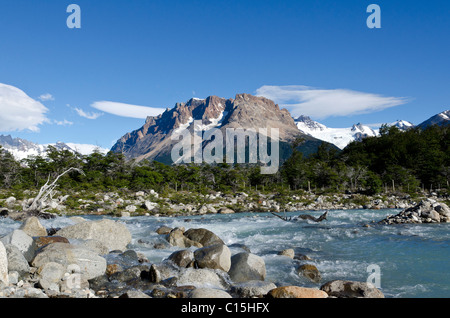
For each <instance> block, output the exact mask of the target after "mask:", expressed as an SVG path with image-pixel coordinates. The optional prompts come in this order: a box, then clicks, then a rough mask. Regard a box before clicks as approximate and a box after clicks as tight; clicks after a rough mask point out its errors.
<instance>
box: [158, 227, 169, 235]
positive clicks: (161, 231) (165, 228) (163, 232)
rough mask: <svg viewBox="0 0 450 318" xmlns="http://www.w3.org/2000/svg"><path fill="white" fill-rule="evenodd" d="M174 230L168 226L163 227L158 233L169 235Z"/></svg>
mask: <svg viewBox="0 0 450 318" xmlns="http://www.w3.org/2000/svg"><path fill="white" fill-rule="evenodd" d="M172 230H173V228H171V227H168V226H161V227H159V228H158V229H157V230H156V233H158V234H160V235H161V234H169V233H170V232H171V231H172Z"/></svg>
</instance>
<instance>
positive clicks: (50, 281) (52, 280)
mask: <svg viewBox="0 0 450 318" xmlns="http://www.w3.org/2000/svg"><path fill="white" fill-rule="evenodd" d="M65 272H66V268H65V266H63V265H61V264H59V263H55V262H48V263H45V264H43V265H42V266H41V267H39V268H38V270H37V274H38V275H39V285H40V287H41V288H43V289H45V290H53V291H59V283H60V282H61V279H62V278H63V276H64V274H65Z"/></svg>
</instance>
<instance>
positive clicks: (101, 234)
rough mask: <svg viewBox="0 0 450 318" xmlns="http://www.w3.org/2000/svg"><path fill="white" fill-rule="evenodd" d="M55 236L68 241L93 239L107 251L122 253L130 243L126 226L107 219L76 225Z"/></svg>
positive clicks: (62, 230)
mask: <svg viewBox="0 0 450 318" xmlns="http://www.w3.org/2000/svg"><path fill="white" fill-rule="evenodd" d="M56 234H57V235H59V236H63V237H65V238H68V239H82V240H89V239H94V240H97V241H99V242H102V243H103V244H104V245H105V246H106V247H107V248H108V249H109V251H113V250H122V251H123V250H125V249H126V247H127V245H128V244H129V243H130V242H131V233H130V231H129V230H128V228H127V227H126V225H125V224H123V223H120V222H115V221H112V220H108V219H103V220H99V221H86V222H81V223H77V224H75V225H71V226H68V227H65V228H63V229H61V230H59V231H58V232H57V233H56Z"/></svg>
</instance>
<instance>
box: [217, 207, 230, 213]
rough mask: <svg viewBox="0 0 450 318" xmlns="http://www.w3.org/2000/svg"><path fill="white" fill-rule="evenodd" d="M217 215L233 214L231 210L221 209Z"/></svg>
mask: <svg viewBox="0 0 450 318" xmlns="http://www.w3.org/2000/svg"><path fill="white" fill-rule="evenodd" d="M217 213H219V214H233V213H234V211H233V210H232V209H230V208H227V207H223V208H220V209H219V210H218V211H217Z"/></svg>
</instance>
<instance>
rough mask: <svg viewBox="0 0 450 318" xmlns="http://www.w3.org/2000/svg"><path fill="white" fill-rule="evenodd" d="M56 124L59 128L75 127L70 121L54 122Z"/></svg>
mask: <svg viewBox="0 0 450 318" xmlns="http://www.w3.org/2000/svg"><path fill="white" fill-rule="evenodd" d="M53 122H54V123H55V124H57V125H58V126H71V125H73V122H71V121H68V120H67V119H64V120H54V121H53Z"/></svg>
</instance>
